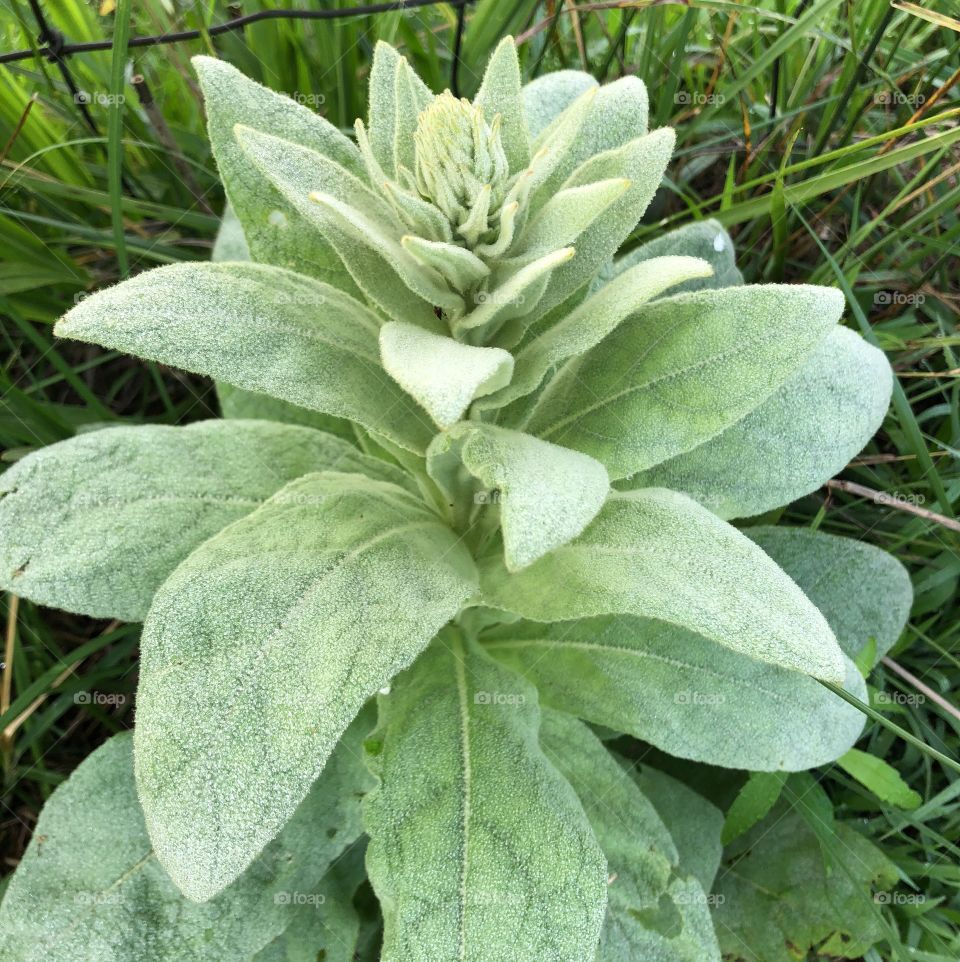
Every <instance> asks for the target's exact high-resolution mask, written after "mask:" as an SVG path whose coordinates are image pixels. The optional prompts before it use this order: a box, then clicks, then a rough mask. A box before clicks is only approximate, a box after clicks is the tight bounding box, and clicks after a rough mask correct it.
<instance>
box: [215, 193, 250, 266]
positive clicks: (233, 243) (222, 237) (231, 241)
mask: <svg viewBox="0 0 960 962" xmlns="http://www.w3.org/2000/svg"><path fill="white" fill-rule="evenodd" d="M210 260H212V261H249V260H252V258H251V257H250V245H249V244H247V238H246V235H245V234H244V233H243V224H241V223H240V218H239V217H237V214H236V211H234V209H233V206H232V205H231V204H230V202H229V201H227V205H226V207H224V209H223V218H222V219H221V221H220V228H219V229H218V230H217V236H216V239H215V240H214V242H213V250H212V251H211V253H210Z"/></svg>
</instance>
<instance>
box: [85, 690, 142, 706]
mask: <svg viewBox="0 0 960 962" xmlns="http://www.w3.org/2000/svg"><path fill="white" fill-rule="evenodd" d="M129 697H130V696H129V695H124V694H122V693H120V692H116V691H78V692H75V693H74V695H73V703H74V705H97V706H99V707H101V708H111V707H115V706H118V705H125V704H126V703H127V699H128V698H129Z"/></svg>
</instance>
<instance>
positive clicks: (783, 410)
mask: <svg viewBox="0 0 960 962" xmlns="http://www.w3.org/2000/svg"><path fill="white" fill-rule="evenodd" d="M752 289H753V288H749V287H748V288H744V290H746V291H749V290H752ZM892 387H893V377H892V374H891V371H890V365H889V364H888V363H887V360H886V358H885V357H884V355H883V352H882V351H879V350H877V348H875V347H872V346H871V345H870V344H868V343H867V342H866V341H864V340H863V338H862V337H860V336H859V335H858V334H854V333H853V331H850V330H848V329H847V328H844V327H838V328H835V329H834V330H832V331H830V332H829V333H828V334H827V336H826V337H825V338H824V339H823V341H821V343H820V344H819V345H818V346H817V347H816V348H814V350H813V352H812V353H811V354H810V355H809V357H808V358H807V359H806V360H805V361H804V362H803V364H802V365H801V366H800V367H799V368H798V369H797V370H796V371H795V372H794V373H793V375H792V376H791V377H790V379H789V380H788V381H787V382H786V383H785V384H783V385H782V386H781V387H779V388H778V389H777V390H776V391H775V392H774V393H773V394H772V395H771V396H770V397H769V398H767V399H766V400H765V401H764V402H763V403H761V404H760V405H759V406H758V407H757V408H755V409H754V410H753V411H751V412H750V413H749V414H747V415H746V417H744V418H742V419H741V420H739V421H737V422H736V423H735V424H732V425H731V426H730V427H728V428H726V429H725V430H723V431H722V432H721V433H720V434H718V435H717V436H716V437H713V438H710V439H709V440H708V441H706V442H704V443H703V444H700V445H698V446H697V447H695V448H693V449H692V450H690V451H686V452H684V453H683V454H679V455H677V456H676V457H673V458H670V459H669V460H667V461H664V462H662V463H661V464H658V465H656V466H654V467H652V468H650V469H649V470H647V471H642V472H640V473H639V474H637V475H635V476H634V477H633V478H632V480H631V482H630V486H631V487H633V486H636V487H647V486H649V485H655V486H662V487H666V488H673V489H674V490H675V491H683V492H684V493H686V494H689V495H690V496H691V497H692V498H696V499H697V500H698V501H699V502H700V503H701V504H705V505H706V506H707V507H708V508H710V509H711V510H712V511H713V512H715V513H716V514H718V515H720V517H722V518H739V517H749V516H751V515H757V514H762V513H763V512H765V511H769V510H771V509H773V508H777V507H780V506H781V505H783V504H787V503H789V502H790V501H794V500H796V499H797V498H800V497H802V496H803V495H805V494H809V493H810V492H811V491H815V490H816V489H817V488H819V487H820V485H822V484H823V483H824V482H825V481H826V480H827V479H828V478H831V477H833V475H835V474H836V473H838V472H839V471H841V470H842V469H843V468H844V467H845V466H846V464H847V463H848V462H849V461H850V459H851V458H852V457H853V456H854V455H855V454H856V453H857V452H858V451H860V449H861V448H863V446H864V445H865V444H866V443H867V441H869V439H870V438H871V437H872V435H873V434H874V432H875V431H876V430H877V428H878V427H879V426H880V424H881V422H882V421H883V417H884V414H885V413H886V411H887V406H888V405H889V403H890V392H891V389H892Z"/></svg>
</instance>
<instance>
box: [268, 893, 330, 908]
mask: <svg viewBox="0 0 960 962" xmlns="http://www.w3.org/2000/svg"><path fill="white" fill-rule="evenodd" d="M326 901H327V897H326V896H325V895H321V894H320V893H318V892H275V893H274V896H273V904H274V905H313V906H320V905H323V903H324V902H326Z"/></svg>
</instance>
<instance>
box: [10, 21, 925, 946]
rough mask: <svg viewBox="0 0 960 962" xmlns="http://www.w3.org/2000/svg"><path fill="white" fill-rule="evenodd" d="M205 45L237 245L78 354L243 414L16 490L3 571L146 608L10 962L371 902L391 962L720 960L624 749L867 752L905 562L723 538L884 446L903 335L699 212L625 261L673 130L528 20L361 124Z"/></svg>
mask: <svg viewBox="0 0 960 962" xmlns="http://www.w3.org/2000/svg"><path fill="white" fill-rule="evenodd" d="M194 62H195V65H196V69H197V73H198V75H199V78H200V84H201V87H202V90H203V93H204V96H205V99H206V108H207V112H208V117H209V131H210V139H211V143H212V146H213V152H214V156H215V158H216V162H217V165H218V167H219V170H220V173H221V176H222V179H223V183H224V186H225V188H226V193H227V197H228V199H229V201H230V204H231V208H232V212H231V213H230V215H229V219H228V221H227V222H226V224H225V228H224V232H223V234H222V236H221V239H220V243H219V244H218V252H219V253H220V254H221V255H223V256H226V257H228V258H230V259H229V260H221V261H219V262H215V263H185V264H177V265H173V266H167V267H160V268H158V269H156V270H150V271H148V272H145V273H143V274H141V275H139V276H136V277H134V278H132V279H131V280H128V281H125V282H124V283H121V284H118V285H117V286H115V287H112V288H110V289H108V290H104V291H102V292H100V293H97V294H95V295H93V296H91V297H89V298H87V299H85V300H83V301H82V302H80V303H79V304H78V305H77V306H75V307H74V308H73V309H72V310H71V311H70V312H69V313H67V314H66V316H65V317H64V318H63V319H62V320H61V321H60V322H59V323H58V325H57V328H56V331H57V334H59V336H61V337H65V338H77V339H80V340H83V341H87V342H91V343H93V344H98V345H101V346H103V347H106V348H110V349H114V350H119V351H126V352H129V353H132V354H134V355H137V356H138V357H141V358H147V359H150V360H151V361H156V362H160V363H162V364H166V365H172V366H174V367H178V368H182V369H184V370H186V371H191V372H196V373H200V374H205V375H209V376H211V377H213V378H215V379H217V381H218V382H219V387H220V392H221V396H222V401H223V408H224V414H225V418H224V419H221V420H211V421H204V422H201V423H197V424H191V425H189V426H187V427H161V426H153V425H145V426H122V427H107V428H104V429H101V430H96V431H91V432H87V433H83V434H81V435H79V436H77V437H75V438H73V439H70V440H67V441H63V442H61V443H59V444H55V445H53V446H51V447H48V448H45V449H42V450H38V451H36V452H34V453H32V454H29V455H28V456H26V457H24V458H23V459H22V460H20V461H19V462H18V463H16V464H15V465H14V466H13V467H12V468H11V469H10V470H8V471H7V472H6V474H5V475H4V476H3V478H2V482H0V485H2V492H3V494H2V500H0V530H2V546H0V575H2V581H3V587H4V588H6V589H8V590H10V591H13V592H15V593H16V594H19V595H21V596H22V597H25V598H29V599H32V600H33V601H36V602H38V603H40V604H44V605H51V606H54V607H59V608H63V609H66V610H68V611H72V612H78V613H81V614H84V615H90V616H94V617H97V618H119V619H125V620H128V621H141V620H142V621H143V640H142V651H141V659H140V677H139V689H138V693H137V711H136V727H135V731H134V732H133V734H132V737H131V736H129V735H120V736H117V737H116V738H114V739H112V740H111V741H109V742H108V743H107V744H106V745H104V746H103V747H102V748H101V749H100V750H98V751H96V752H95V753H94V754H93V755H92V756H91V757H90V758H89V759H88V760H87V761H85V762H84V763H83V764H82V765H81V766H80V767H79V769H78V770H77V772H76V773H75V774H74V775H73V777H72V778H70V779H69V780H68V781H67V782H66V784H65V785H63V786H62V787H61V788H59V789H58V790H57V791H56V792H55V793H54V795H53V797H52V799H51V800H50V802H49V804H48V805H47V808H46V809H45V811H44V812H43V814H42V816H41V818H40V822H39V824H38V825H37V828H36V834H35V836H34V840H33V842H32V844H31V846H30V848H29V850H28V852H27V854H26V856H25V857H24V859H23V861H22V863H21V865H20V867H19V869H18V871H17V873H16V875H15V877H14V878H13V880H12V882H11V884H10V888H9V891H8V893H7V895H6V898H5V900H4V903H3V910H2V919H0V921H2V931H3V936H2V938H3V943H2V945H3V952H2V953H0V954H2V955H3V958H4V959H9V960H11V962H14V960H27V959H53V960H59V959H63V960H70V962H79V960H97V962H105V960H117V962H120V960H123V962H129V960H130V959H137V960H140V962H153V960H161V959H164V960H166V959H176V960H185V959H189V960H194V959H196V960H211V962H212V960H216V962H232V960H237V962H242V960H250V959H256V960H257V962H268V960H273V959H285V958H288V959H307V958H309V959H314V958H318V957H322V958H324V959H327V960H332V959H344V960H346V959H350V958H353V957H354V953H355V952H360V953H361V955H360V957H363V958H370V957H375V954H376V952H377V951H378V943H377V937H376V935H375V934H371V933H372V932H375V926H376V924H377V923H376V921H375V920H372V916H371V914H370V911H369V900H368V903H366V914H363V913H361V914H359V915H358V909H357V905H358V904H360V903H358V902H355V901H354V898H353V897H354V893H355V892H356V891H357V889H358V886H360V885H361V884H362V883H363V880H364V878H368V879H369V883H370V885H371V886H372V889H373V892H374V893H375V894H376V896H377V899H378V900H379V906H380V909H381V910H382V919H383V922H382V925H383V929H382V950H381V951H382V955H381V958H382V959H384V960H389V962H447V960H451V962H452V960H471V962H488V960H489V962H494V960H507V959H509V960H512V962H516V960H529V962H541V960H544V959H550V960H554V962H563V960H569V962H582V960H588V962H589V960H593V959H597V960H600V962H620V960H624V962H625V960H643V959H656V960H689V962H694V960H696V962H704V960H716V959H718V958H719V948H718V943H717V939H716V936H715V934H714V930H713V928H712V924H711V914H710V905H709V899H708V897H707V893H708V892H709V891H710V887H711V884H712V882H713V878H714V874H715V872H716V869H717V859H718V858H719V844H720V843H719V827H718V824H717V820H716V816H717V813H716V810H715V809H713V808H712V806H711V805H710V804H709V803H708V802H706V801H705V800H704V799H702V798H698V797H697V796H695V795H694V794H693V793H692V792H691V791H690V790H689V789H688V788H686V787H685V786H684V785H683V784H681V783H679V782H677V781H674V780H673V779H671V778H669V777H667V776H666V775H663V774H661V773H659V772H657V771H656V770H655V769H652V768H649V767H644V768H643V769H642V771H641V770H640V769H637V768H631V767H630V766H628V765H625V764H623V763H622V760H621V759H620V758H619V757H618V756H617V755H616V754H615V753H614V752H612V751H611V750H610V749H609V748H608V747H607V743H608V742H609V738H610V737H611V736H612V735H613V734H614V733H629V734H630V735H632V736H635V737H636V738H638V739H642V740H644V741H646V742H648V743H650V744H652V745H653V746H656V747H657V748H658V749H660V750H662V751H663V752H666V753H670V754H672V755H674V756H677V757H678V758H680V759H686V760H689V761H690V762H691V763H693V762H706V763H709V764H711V765H714V766H725V767H728V768H736V769H744V770H750V771H760V772H772V771H798V770H802V769H806V768H809V767H811V766H817V765H822V764H824V763H826V762H830V761H831V760H833V759H836V758H838V757H839V756H841V755H843V754H844V753H845V752H847V750H848V749H849V748H850V747H851V746H852V745H853V744H854V742H855V741H856V739H857V737H858V735H859V733H860V731H861V727H862V717H861V715H860V714H859V712H858V711H857V710H856V709H855V708H853V707H851V706H850V704H848V703H847V702H846V701H844V700H842V699H841V698H839V697H837V695H836V694H834V693H833V692H831V691H830V690H828V688H827V687H825V686H824V685H822V684H821V683H820V681H821V680H822V681H826V682H830V683H832V684H833V685H835V686H843V687H845V688H846V690H847V691H848V692H849V693H851V694H852V695H853V696H855V697H856V698H859V699H863V698H865V697H866V689H865V684H864V678H863V676H862V674H861V672H860V671H858V669H857V667H855V666H854V663H853V661H852V658H853V657H855V656H860V662H859V663H860V664H861V667H865V668H869V667H870V665H869V664H866V665H864V661H863V649H864V647H865V646H866V644H867V642H868V639H872V641H871V644H872V645H873V647H872V648H871V649H870V656H869V658H868V659H867V660H868V661H869V660H870V659H871V658H872V659H873V660H875V659H876V658H879V657H880V655H881V654H882V653H883V651H884V650H885V648H886V647H889V645H890V644H892V642H893V640H894V639H895V638H896V636H897V634H898V633H899V630H900V627H902V624H903V618H904V617H905V611H906V607H907V605H908V604H909V584H908V583H907V582H906V581H905V577H904V573H903V570H902V569H901V568H900V567H899V566H898V564H897V563H896V562H895V561H893V559H891V558H889V557H888V556H886V555H883V554H882V552H879V551H878V550H877V549H874V548H871V547H868V546H866V545H861V544H857V543H854V542H844V541H843V540H842V539H836V538H832V537H827V536H824V535H819V534H816V533H812V532H808V531H797V530H793V531H791V530H780V529H776V528H774V529H771V528H764V527H756V526H753V527H751V526H747V527H745V528H744V530H740V529H738V528H737V527H735V526H734V525H733V524H731V519H742V518H750V517H755V516H757V515H760V514H762V513H765V512H767V511H769V510H770V509H773V508H776V507H778V506H781V505H784V504H786V503H788V502H790V501H792V500H794V499H796V498H798V497H800V496H802V495H805V494H807V493H809V492H811V491H813V490H815V489H816V488H817V487H819V486H820V485H821V484H822V483H823V482H824V481H825V480H826V479H827V478H829V477H830V476H831V475H832V474H833V473H835V472H836V471H838V470H840V469H841V468H842V467H843V466H844V465H845V464H846V463H847V462H848V460H849V458H850V457H851V456H852V455H854V454H855V453H856V452H857V451H859V450H860V449H861V448H862V447H863V445H864V444H865V443H866V442H867V440H868V439H869V438H870V437H871V435H872V434H873V432H874V431H875V430H876V429H877V427H878V425H879V423H880V421H881V419H882V417H883V415H884V412H885V410H886V407H887V403H888V400H889V395H890V390H891V375H890V371H889V368H888V366H887V364H886V363H885V360H884V358H883V356H882V354H881V353H880V352H879V351H877V350H876V349H875V348H873V347H871V346H869V345H868V344H866V343H865V342H864V341H863V340H861V338H860V337H859V336H857V335H856V334H854V333H852V332H851V331H849V330H848V329H846V328H844V327H842V326H838V321H839V320H840V317H841V314H842V311H843V298H842V297H841V295H840V293H839V292H838V291H836V290H833V289H828V288H822V287H813V286H807V285H781V284H764V285H758V286H745V285H743V283H742V278H741V275H740V273H739V272H738V271H737V269H736V267H735V266H734V260H733V249H732V244H731V239H730V237H729V236H728V234H727V233H726V232H725V231H724V230H723V228H722V227H721V226H720V225H719V224H717V223H715V222H713V221H706V222H699V223H695V224H692V225H690V226H688V227H684V228H681V229H679V230H674V231H671V232H665V233H663V234H662V236H659V237H658V238H657V239H656V240H654V241H652V242H650V243H646V244H644V245H642V246H639V247H634V248H633V249H630V250H629V251H628V252H627V253H620V252H621V249H622V248H623V246H624V245H625V244H626V243H627V242H628V241H629V239H630V237H631V233H632V232H633V231H634V230H635V229H636V227H637V225H638V222H639V221H640V218H641V216H642V215H643V214H644V211H645V210H646V209H647V207H648V205H649V204H650V201H651V199H652V198H653V196H654V193H655V191H656V190H657V187H658V185H659V184H660V183H661V181H662V179H663V177H664V173H665V171H666V169H667V165H668V162H669V159H670V154H671V149H672V146H673V142H674V136H673V132H672V131H671V130H670V129H666V128H665V129H660V130H653V131H650V130H648V129H647V94H646V91H645V88H644V86H643V84H642V83H641V82H640V81H639V80H637V79H636V78H632V77H627V78H625V79H622V80H619V81H617V82H615V83H612V84H609V85H607V86H604V87H602V88H598V87H597V85H596V83H595V82H594V81H593V80H592V79H591V78H590V77H589V76H587V75H586V74H581V73H577V72H571V71H564V72H560V73H557V74H553V75H550V76H546V77H543V78H540V79H538V80H536V81H534V82H532V83H529V84H527V85H523V84H522V83H521V74H520V69H519V65H518V59H517V53H516V49H515V47H514V44H513V42H512V41H511V40H509V39H508V40H505V41H504V42H503V43H502V44H501V45H500V46H499V47H498V48H497V50H496V52H495V53H494V55H493V57H492V59H491V62H490V64H489V67H488V69H487V72H486V75H485V76H484V78H483V82H482V84H481V86H480V89H479V92H478V93H477V96H476V97H475V99H474V100H473V101H472V102H471V101H467V100H464V99H458V98H456V97H454V96H453V95H452V94H451V93H449V92H446V91H445V92H443V93H441V94H439V95H436V96H435V95H434V94H433V93H431V91H430V90H428V89H427V88H426V87H425V86H424V84H423V83H422V82H421V81H420V80H419V79H418V77H417V76H416V75H415V74H414V72H413V71H412V70H411V68H410V66H409V65H408V63H407V61H406V60H405V59H403V58H402V57H401V56H399V55H398V54H397V52H396V51H395V50H393V49H392V48H391V47H389V46H387V45H384V44H381V45H379V46H378V47H377V50H376V56H375V59H374V62H373V67H372V72H371V76H370V111H369V118H368V120H367V123H366V124H364V123H363V122H362V121H359V120H358V121H357V123H356V136H355V138H348V137H347V136H345V135H344V134H343V133H341V132H340V131H339V130H338V129H336V128H335V127H333V126H331V124H329V123H327V122H326V121H325V120H324V119H322V118H321V117H319V116H316V115H315V114H314V113H312V112H311V111H310V110H308V109H306V108H305V107H303V106H301V105H298V104H297V103H294V102H293V101H291V100H289V99H287V98H285V97H283V96H280V95H278V94H276V93H273V92H271V91H269V90H267V89H265V88H263V87H260V86H258V85H257V84H255V83H253V82H252V81H250V80H248V79H247V78H245V77H244V76H243V75H242V74H240V73H238V72H237V71H236V70H235V69H233V68H232V67H230V66H228V65H227V64H225V63H223V62H221V61H218V60H214V59H209V58H206V57H199V58H197V59H196V60H195V61H194ZM851 559H852V560H853V561H855V562H856V563H855V564H854V563H852V561H851ZM784 569H786V570H784ZM864 570H866V571H867V572H869V576H864V574H863V572H864ZM805 592H806V593H805ZM831 599H832V601H831ZM838 599H841V600H840V601H838ZM833 602H837V603H833ZM878 638H879V639H881V643H879V644H878V643H877V639H878ZM654 789H655V791H654ZM691 832H692V833H693V834H694V835H695V836H697V837H699V838H700V839H701V841H700V842H699V843H698V844H696V845H693V846H691V845H690V844H689V842H687V843H686V844H684V843H683V841H682V840H685V839H689V837H690V833H691ZM364 833H365V835H366V836H369V841H368V842H367V843H366V844H367V848H366V852H365V860H364V859H363V858H361V857H360V855H359V854H358V853H360V851H361V849H362V846H358V845H357V844H355V843H357V842H358V840H360V839H361V838H362V837H363V836H364ZM698 833H699V834H698ZM344 853H347V854H346V855H345V854H344ZM331 866H333V870H330V867H331ZM360 901H361V902H362V900H360ZM358 932H359V933H360V934H359V936H358ZM358 938H359V942H358ZM358 946H359V947H358ZM318 953H326V954H324V955H318ZM363 953H366V954H363Z"/></svg>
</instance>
